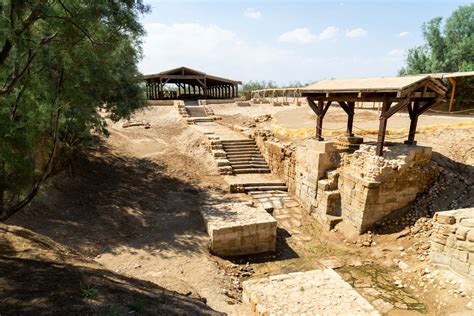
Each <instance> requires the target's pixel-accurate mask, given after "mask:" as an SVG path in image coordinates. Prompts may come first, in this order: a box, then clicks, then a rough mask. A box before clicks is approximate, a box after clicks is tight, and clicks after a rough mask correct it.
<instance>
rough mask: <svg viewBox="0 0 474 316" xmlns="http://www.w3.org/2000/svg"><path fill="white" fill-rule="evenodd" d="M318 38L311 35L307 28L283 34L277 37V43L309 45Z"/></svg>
mask: <svg viewBox="0 0 474 316" xmlns="http://www.w3.org/2000/svg"><path fill="white" fill-rule="evenodd" d="M317 39H318V37H317V36H316V35H315V34H313V33H311V31H310V30H308V29H307V28H305V27H304V28H296V29H294V30H293V31H289V32H285V33H283V34H281V35H280V37H278V41H279V42H282V43H300V44H309V43H311V42H314V41H315V40H317Z"/></svg>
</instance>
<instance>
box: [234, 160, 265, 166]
mask: <svg viewBox="0 0 474 316" xmlns="http://www.w3.org/2000/svg"><path fill="white" fill-rule="evenodd" d="M229 164H230V165H231V166H232V167H239V166H250V165H251V166H262V167H268V165H267V163H266V162H265V161H263V162H262V161H241V162H230V163H229Z"/></svg>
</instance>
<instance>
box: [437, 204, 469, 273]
mask: <svg viewBox="0 0 474 316" xmlns="http://www.w3.org/2000/svg"><path fill="white" fill-rule="evenodd" d="M434 221H435V224H434V227H433V234H432V236H431V254H430V257H431V262H432V263H435V264H440V265H444V266H447V267H450V268H452V269H453V270H454V271H456V272H458V273H461V274H463V275H469V276H470V277H472V278H474V208H467V209H459V210H452V211H447V212H438V213H436V214H435V216H434Z"/></svg>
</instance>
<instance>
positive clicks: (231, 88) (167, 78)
mask: <svg viewBox="0 0 474 316" xmlns="http://www.w3.org/2000/svg"><path fill="white" fill-rule="evenodd" d="M143 79H144V80H145V82H146V91H147V97H148V99H149V100H173V99H200V98H203V99H229V98H234V97H237V95H238V85H239V84H242V83H241V82H240V81H236V80H230V79H225V78H220V77H216V76H211V75H208V74H206V73H204V72H201V71H198V70H194V69H191V68H187V67H179V68H175V69H171V70H167V71H163V72H160V73H157V74H150V75H145V76H143ZM169 84H174V85H175V88H174V89H167V88H165V85H169Z"/></svg>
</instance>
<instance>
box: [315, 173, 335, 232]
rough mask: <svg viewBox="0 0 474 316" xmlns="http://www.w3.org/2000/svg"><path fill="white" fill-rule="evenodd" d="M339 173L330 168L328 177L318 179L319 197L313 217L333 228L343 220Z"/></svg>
mask: <svg viewBox="0 0 474 316" xmlns="http://www.w3.org/2000/svg"><path fill="white" fill-rule="evenodd" d="M338 179H339V173H338V171H337V170H329V171H327V172H326V177H325V178H323V179H320V180H318V188H317V197H316V207H315V211H314V212H313V213H312V215H313V217H315V218H316V219H318V220H319V222H321V223H323V224H325V225H326V228H327V229H328V230H331V229H333V228H334V226H336V225H337V224H338V223H339V222H341V221H342V216H341V194H340V192H339V190H338Z"/></svg>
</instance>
